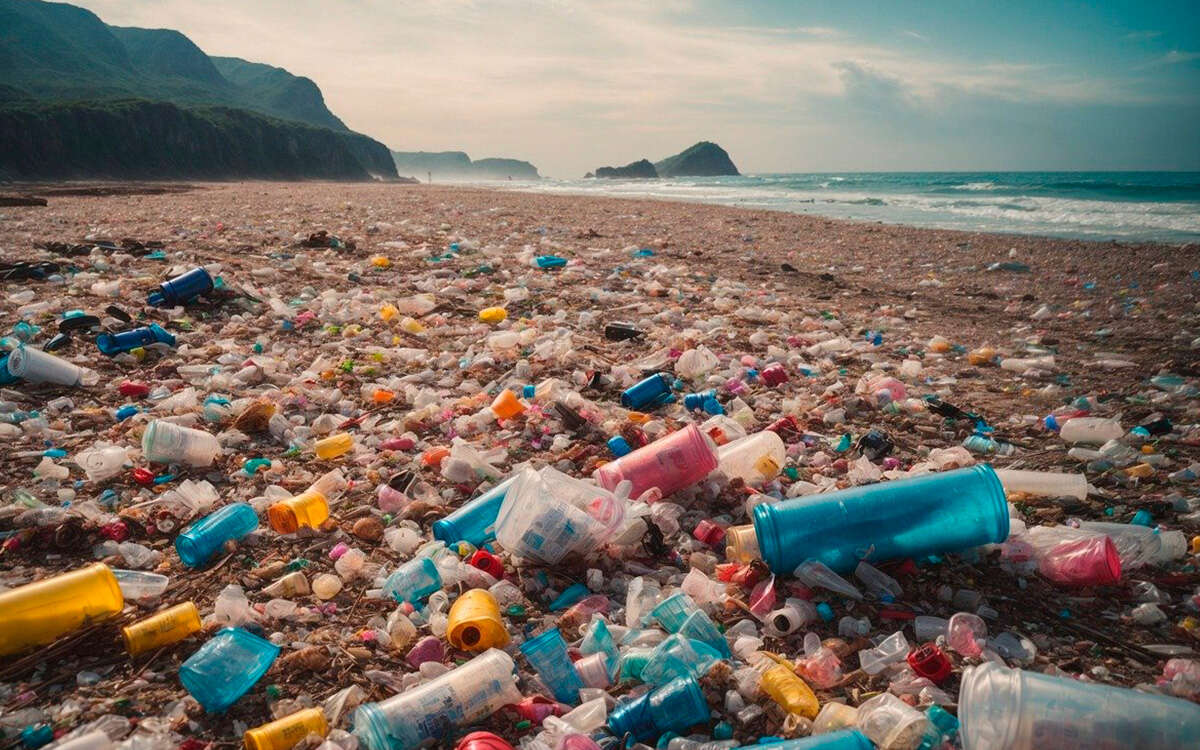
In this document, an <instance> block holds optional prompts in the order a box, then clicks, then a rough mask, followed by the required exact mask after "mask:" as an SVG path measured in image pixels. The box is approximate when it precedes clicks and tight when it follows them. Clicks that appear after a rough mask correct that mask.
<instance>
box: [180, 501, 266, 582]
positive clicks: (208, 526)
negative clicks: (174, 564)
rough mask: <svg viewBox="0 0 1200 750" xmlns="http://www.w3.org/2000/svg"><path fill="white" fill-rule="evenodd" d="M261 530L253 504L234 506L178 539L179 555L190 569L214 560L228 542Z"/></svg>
mask: <svg viewBox="0 0 1200 750" xmlns="http://www.w3.org/2000/svg"><path fill="white" fill-rule="evenodd" d="M257 528H258V514H257V513H255V512H254V508H252V507H251V506H250V504H249V503H232V504H230V505H226V506H225V507H224V508H221V509H220V510H218V511H216V512H214V513H210V514H209V515H207V516H205V517H204V518H201V519H200V520H198V521H196V522H195V523H193V524H192V525H191V526H189V527H187V528H186V529H184V530H183V531H182V532H180V534H179V536H177V537H175V551H176V552H178V553H179V559H180V561H181V562H183V564H184V565H186V566H188V567H189V568H199V567H201V566H203V565H204V564H205V563H207V562H208V561H209V560H211V559H212V557H213V555H215V554H216V553H217V551H218V550H220V549H221V548H222V547H224V546H225V542H229V541H237V540H238V539H241V538H242V537H244V536H246V535H247V534H249V533H250V532H251V531H254V530H255V529H257Z"/></svg>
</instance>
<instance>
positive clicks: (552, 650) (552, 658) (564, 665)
mask: <svg viewBox="0 0 1200 750" xmlns="http://www.w3.org/2000/svg"><path fill="white" fill-rule="evenodd" d="M521 653H522V654H525V658H526V659H528V660H529V664H530V665H531V666H532V667H533V669H534V671H535V672H537V674H538V677H539V678H541V680H542V682H543V683H544V684H545V685H546V687H548V688H550V692H551V693H553V694H554V697H555V699H556V700H558V701H560V702H562V703H567V704H570V705H575V704H576V703H578V702H579V691H580V690H581V689H582V688H583V682H582V681H581V680H580V679H579V674H578V673H577V672H576V671H575V667H574V665H573V664H571V658H570V657H569V656H567V642H566V641H564V640H563V637H562V633H560V632H559V630H558V628H551V629H550V630H547V631H546V632H545V633H542V634H541V635H539V636H536V637H534V638H530V639H529V640H527V641H525V642H524V643H522V644H521Z"/></svg>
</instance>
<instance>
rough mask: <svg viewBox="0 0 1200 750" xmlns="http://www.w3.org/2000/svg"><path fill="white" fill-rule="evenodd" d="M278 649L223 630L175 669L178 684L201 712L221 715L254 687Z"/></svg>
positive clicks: (238, 632) (236, 630) (232, 630)
mask: <svg viewBox="0 0 1200 750" xmlns="http://www.w3.org/2000/svg"><path fill="white" fill-rule="evenodd" d="M277 656H279V647H278V646H276V645H275V644H274V643H271V642H270V641H268V640H264V639H262V638H259V637H258V636H256V635H253V634H252V633H248V632H246V631H245V630H242V629H241V628H224V629H222V630H221V631H220V632H218V633H217V634H216V635H214V636H213V637H212V639H210V640H209V641H208V642H207V643H205V644H204V645H203V646H201V647H200V648H199V649H198V650H197V651H196V653H194V654H192V655H191V656H189V657H188V659H187V661H185V662H184V663H183V664H182V665H181V666H180V667H179V681H180V682H182V683H183V686H184V687H185V688H187V691H188V692H189V693H191V694H192V697H193V698H195V699H196V700H197V701H198V702H199V703H200V705H201V706H203V707H204V710H205V711H207V712H209V713H210V714H213V713H221V712H222V711H224V710H225V709H227V708H229V707H230V706H232V705H233V704H234V703H236V702H237V700H238V698H241V697H242V696H243V695H245V694H246V691H247V690H249V689H250V688H252V687H254V683H256V682H258V680H259V679H260V678H261V677H262V676H263V675H264V674H266V672H267V670H268V669H270V668H271V664H272V663H273V662H274V661H275V657H277Z"/></svg>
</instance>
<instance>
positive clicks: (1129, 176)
mask: <svg viewBox="0 0 1200 750" xmlns="http://www.w3.org/2000/svg"><path fill="white" fill-rule="evenodd" d="M505 187H509V188H512V189H516V190H527V191H534V192H545V193H565V194H583V195H610V196H617V197H623V198H659V199H669V200H683V201H695V202H699V203H712V204H716V205H725V206H740V207H742V208H761V209H769V210H775V211H790V212H793V213H800V214H811V215H815V216H828V217H831V218H837V219H855V220H859V221H879V222H883V223H885V224H906V225H910V226H915V227H926V228H931V229H959V230H964V231H981V232H1003V233H1014V234H1029V235H1042V236H1047V237H1065V238H1073V239H1091V240H1108V239H1118V240H1125V241H1133V242H1165V243H1172V244H1174V243H1188V242H1198V241H1200V172H875V173H872V172H843V173H812V174H751V175H742V176H739V177H690V178H676V179H671V180H600V179H587V180H583V179H580V180H550V179H547V180H538V181H521V182H517V181H514V182H512V183H509V184H506V185H505Z"/></svg>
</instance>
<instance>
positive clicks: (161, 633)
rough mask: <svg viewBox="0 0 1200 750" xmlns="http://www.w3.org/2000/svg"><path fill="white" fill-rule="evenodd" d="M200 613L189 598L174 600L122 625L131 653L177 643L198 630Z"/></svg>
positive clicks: (127, 648)
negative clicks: (159, 608)
mask: <svg viewBox="0 0 1200 750" xmlns="http://www.w3.org/2000/svg"><path fill="white" fill-rule="evenodd" d="M200 627H201V624H200V613H199V612H198V611H197V610H196V605H195V604H193V603H192V602H184V603H183V604H176V605H175V606H174V607H168V608H167V609H164V610H163V611H162V612H159V613H157V614H153V615H150V616H149V617H147V618H145V619H142V620H138V621H137V622H135V623H133V624H132V625H126V626H125V627H123V628H121V635H122V636H124V638H125V650H126V651H128V652H129V655H130V656H137V655H138V654H141V653H145V652H146V651H152V650H154V649H156V648H162V647H163V646H169V645H170V644H172V643H178V642H179V641H182V640H183V639H184V638H187V637H188V636H189V635H192V634H193V633H199V632H200Z"/></svg>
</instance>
